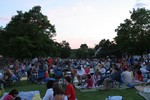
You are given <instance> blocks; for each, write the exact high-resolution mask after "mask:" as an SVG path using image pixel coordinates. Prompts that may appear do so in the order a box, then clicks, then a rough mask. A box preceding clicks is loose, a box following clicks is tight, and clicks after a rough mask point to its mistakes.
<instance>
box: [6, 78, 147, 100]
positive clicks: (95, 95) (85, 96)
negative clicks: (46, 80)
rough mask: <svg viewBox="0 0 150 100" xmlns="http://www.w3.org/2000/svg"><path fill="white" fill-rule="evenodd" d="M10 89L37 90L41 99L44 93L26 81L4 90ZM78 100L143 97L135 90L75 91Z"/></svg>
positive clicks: (128, 99)
mask: <svg viewBox="0 0 150 100" xmlns="http://www.w3.org/2000/svg"><path fill="white" fill-rule="evenodd" d="M12 88H16V89H18V90H19V91H34V90H39V91H40V94H41V97H43V96H44V94H45V92H46V86H45V85H36V84H33V83H30V82H28V81H25V80H24V81H21V82H20V83H18V84H17V85H15V86H13V87H7V88H5V91H6V92H9V91H10V90H11V89H12ZM76 93H77V98H78V100H105V98H106V97H107V96H111V95H120V96H123V100H144V98H143V97H141V96H140V95H138V94H137V93H136V90H135V89H125V90H105V91H101V90H98V91H94V92H80V91H79V90H77V89H76Z"/></svg>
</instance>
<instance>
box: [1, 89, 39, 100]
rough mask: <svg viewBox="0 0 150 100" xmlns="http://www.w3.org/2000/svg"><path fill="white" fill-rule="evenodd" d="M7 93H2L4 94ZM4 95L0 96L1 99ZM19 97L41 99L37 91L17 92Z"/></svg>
mask: <svg viewBox="0 0 150 100" xmlns="http://www.w3.org/2000/svg"><path fill="white" fill-rule="evenodd" d="M7 94H8V93H6V92H5V93H4V96H5V95H7ZM4 96H3V97H2V98H1V100H3V98H4ZM18 96H19V97H21V100H41V97H40V92H39V91H27V92H23V91H21V92H19V95H18Z"/></svg>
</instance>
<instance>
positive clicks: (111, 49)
mask: <svg viewBox="0 0 150 100" xmlns="http://www.w3.org/2000/svg"><path fill="white" fill-rule="evenodd" d="M95 51H96V52H95V57H98V58H99V57H106V56H112V55H115V56H117V57H119V56H120V49H119V48H118V47H117V45H116V43H114V41H109V39H107V40H106V39H103V40H101V41H100V42H99V44H97V45H96V46H95ZM116 52H117V54H116Z"/></svg>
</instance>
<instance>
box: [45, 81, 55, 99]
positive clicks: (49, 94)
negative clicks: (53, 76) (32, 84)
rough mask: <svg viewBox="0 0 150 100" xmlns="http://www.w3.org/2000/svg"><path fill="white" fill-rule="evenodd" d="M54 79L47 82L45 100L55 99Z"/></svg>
mask: <svg viewBox="0 0 150 100" xmlns="http://www.w3.org/2000/svg"><path fill="white" fill-rule="evenodd" d="M54 82H55V81H54V80H49V81H48V82H47V83H46V87H47V91H46V93H45V96H44V97H43V100H53V99H54V97H53V93H54V92H53V84H54Z"/></svg>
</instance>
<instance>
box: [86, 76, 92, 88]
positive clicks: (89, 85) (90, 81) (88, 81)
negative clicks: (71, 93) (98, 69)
mask: <svg viewBox="0 0 150 100" xmlns="http://www.w3.org/2000/svg"><path fill="white" fill-rule="evenodd" d="M87 88H93V80H92V78H90V79H88V80H87Z"/></svg>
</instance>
